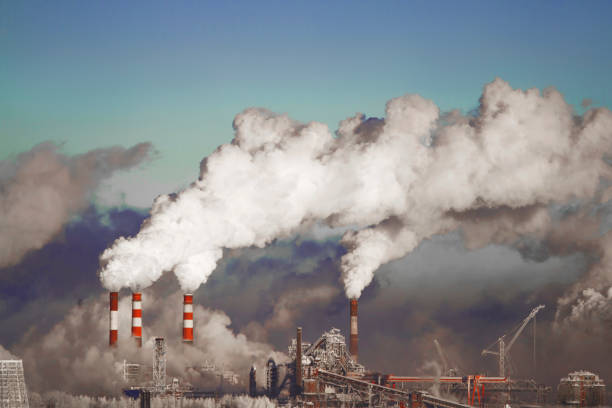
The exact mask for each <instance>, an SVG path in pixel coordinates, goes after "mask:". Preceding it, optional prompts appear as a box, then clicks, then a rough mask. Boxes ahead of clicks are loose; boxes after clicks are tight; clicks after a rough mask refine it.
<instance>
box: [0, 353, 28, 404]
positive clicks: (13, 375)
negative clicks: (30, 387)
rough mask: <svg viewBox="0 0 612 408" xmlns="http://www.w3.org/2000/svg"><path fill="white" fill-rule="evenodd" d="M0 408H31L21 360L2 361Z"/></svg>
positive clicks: (0, 364)
mask: <svg viewBox="0 0 612 408" xmlns="http://www.w3.org/2000/svg"><path fill="white" fill-rule="evenodd" d="M0 408H29V404H28V394H27V391H26V384H25V378H24V377H23V363H22V361H21V360H0Z"/></svg>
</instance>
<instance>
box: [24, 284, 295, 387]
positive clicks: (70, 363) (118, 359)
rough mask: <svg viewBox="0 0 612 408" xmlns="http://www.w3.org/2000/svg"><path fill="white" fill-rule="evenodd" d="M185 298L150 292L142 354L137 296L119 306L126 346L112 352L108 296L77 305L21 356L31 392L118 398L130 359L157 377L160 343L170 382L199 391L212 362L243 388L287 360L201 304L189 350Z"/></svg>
mask: <svg viewBox="0 0 612 408" xmlns="http://www.w3.org/2000/svg"><path fill="white" fill-rule="evenodd" d="M181 299H182V294H181V293H178V292H176V293H170V294H164V295H163V296H162V295H157V294H155V293H153V292H152V291H145V292H144V293H143V309H144V315H143V326H144V327H143V346H142V348H141V349H138V348H137V347H135V344H134V341H133V339H132V338H131V337H130V327H131V300H130V296H125V297H122V298H121V299H120V302H119V310H120V314H119V315H120V320H119V347H116V348H110V347H109V346H108V294H105V295H101V296H99V297H97V298H96V299H90V300H88V301H86V302H85V303H84V304H83V305H81V306H75V307H74V308H72V309H71V310H70V312H69V313H68V314H67V315H66V317H65V318H64V320H63V321H61V322H60V323H58V324H57V325H55V326H54V327H53V328H52V329H51V330H50V331H49V332H48V333H46V334H44V335H42V336H41V335H39V334H38V333H29V334H26V335H25V336H24V338H23V339H22V340H21V342H20V343H19V344H17V345H16V346H15V347H14V349H15V351H16V352H18V354H19V355H20V356H21V357H22V358H23V363H24V371H25V376H26V381H27V384H28V387H29V389H31V390H34V391H36V392H49V391H53V390H62V391H65V392H68V393H78V394H86V395H92V396H96V395H97V396H101V395H118V393H119V392H120V390H121V388H124V387H126V386H127V385H128V384H127V383H126V382H124V380H123V360H124V359H126V360H127V361H128V362H136V363H141V364H145V365H146V366H148V370H150V369H151V366H152V362H153V355H154V353H153V347H154V339H155V337H164V338H165V339H166V346H167V372H168V374H167V375H168V378H169V379H171V378H172V377H173V376H176V377H177V378H180V379H181V381H187V382H188V383H190V384H192V385H193V386H195V387H196V388H200V387H203V386H207V385H210V384H208V382H210V381H211V377H210V374H209V375H208V376H207V375H205V373H203V372H202V370H201V369H200V367H201V366H202V365H204V363H205V362H209V363H212V364H214V365H215V366H216V367H218V369H219V370H232V371H233V372H234V373H235V374H238V375H239V376H240V377H241V379H242V384H243V388H244V387H245V385H244V384H245V383H246V380H247V377H248V372H249V369H250V367H251V365H252V364H255V365H256V366H257V367H258V368H260V369H261V370H262V371H261V372H263V370H264V367H265V364H266V362H267V360H268V359H269V358H270V357H272V358H274V359H275V360H276V361H277V362H285V361H286V360H287V357H286V355H285V354H283V353H280V352H276V351H274V350H273V348H272V346H270V345H268V344H265V343H260V342H254V341H250V340H249V339H248V338H247V337H246V336H245V335H244V334H240V333H234V332H233V331H232V330H231V329H230V328H229V326H230V324H231V320H230V318H229V317H228V316H227V315H226V314H225V313H223V312H221V311H216V310H210V309H205V308H204V307H202V306H200V305H198V306H196V307H195V310H194V314H195V316H196V319H195V321H194V324H195V326H194V345H193V346H185V345H184V344H183V343H182V341H181V339H182V338H181V335H180V333H181V329H182V321H181V320H180V317H181V316H182V314H181V310H182V309H181V307H182V305H181ZM149 373H150V371H149ZM149 377H150V375H149ZM213 379H214V380H215V381H217V380H218V378H216V377H215V378H213ZM259 380H263V379H261V378H260V379H259ZM215 385H217V384H215Z"/></svg>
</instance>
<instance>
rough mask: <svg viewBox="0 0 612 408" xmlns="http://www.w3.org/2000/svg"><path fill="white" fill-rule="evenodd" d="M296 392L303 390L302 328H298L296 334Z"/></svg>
mask: <svg viewBox="0 0 612 408" xmlns="http://www.w3.org/2000/svg"><path fill="white" fill-rule="evenodd" d="M295 343H296V344H295V346H296V347H295V394H300V393H301V392H302V328H301V327H298V328H297V335H296V336H295Z"/></svg>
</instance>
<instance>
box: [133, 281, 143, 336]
mask: <svg viewBox="0 0 612 408" xmlns="http://www.w3.org/2000/svg"><path fill="white" fill-rule="evenodd" d="M132 337H133V338H134V340H135V341H136V345H137V346H138V347H142V293H140V292H134V293H132Z"/></svg>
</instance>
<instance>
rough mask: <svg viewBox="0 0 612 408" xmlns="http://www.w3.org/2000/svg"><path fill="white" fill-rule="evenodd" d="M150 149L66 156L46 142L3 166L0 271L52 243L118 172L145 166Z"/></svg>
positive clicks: (0, 163)
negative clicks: (89, 200) (103, 182)
mask: <svg viewBox="0 0 612 408" xmlns="http://www.w3.org/2000/svg"><path fill="white" fill-rule="evenodd" d="M150 152H151V144H149V143H141V144H138V145H135V146H133V147H131V148H129V149H124V148H122V147H111V148H107V149H96V150H92V151H89V152H87V153H85V154H80V155H76V156H66V155H64V154H61V153H59V152H58V146H57V145H55V144H53V143H50V142H47V143H42V144H39V145H37V146H35V147H34V148H32V150H30V151H28V152H26V153H22V154H20V155H19V156H18V157H17V158H15V159H9V160H4V161H0V267H5V266H9V265H13V264H15V263H17V262H19V260H20V259H21V258H22V257H23V256H24V255H25V254H26V253H27V252H28V251H30V250H32V249H38V248H41V247H42V246H43V245H45V244H46V243H47V242H49V241H50V240H51V239H52V238H53V237H54V236H55V235H56V234H57V233H58V232H60V230H61V228H62V226H63V225H64V224H65V223H66V222H67V221H68V219H69V218H70V217H71V216H72V215H74V214H75V213H77V212H78V211H81V210H83V209H84V208H85V207H86V206H87V204H88V199H89V198H90V195H91V193H92V192H93V190H94V189H95V188H96V187H97V186H98V185H99V183H100V182H101V181H102V180H103V179H104V178H106V177H109V176H111V175H112V173H113V172H114V171H116V170H120V169H127V168H130V167H133V166H135V165H137V164H139V163H141V162H142V161H143V160H144V159H146V158H147V157H148V156H149V154H150Z"/></svg>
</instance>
